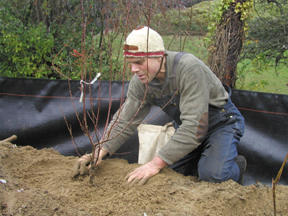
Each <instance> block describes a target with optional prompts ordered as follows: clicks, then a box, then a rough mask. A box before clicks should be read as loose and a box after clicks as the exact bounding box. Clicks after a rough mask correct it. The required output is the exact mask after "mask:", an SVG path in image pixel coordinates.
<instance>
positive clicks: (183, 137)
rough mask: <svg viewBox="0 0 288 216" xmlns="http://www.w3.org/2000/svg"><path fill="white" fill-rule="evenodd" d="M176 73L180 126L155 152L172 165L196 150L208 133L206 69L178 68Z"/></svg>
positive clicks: (200, 67) (182, 66) (190, 66)
mask: <svg viewBox="0 0 288 216" xmlns="http://www.w3.org/2000/svg"><path fill="white" fill-rule="evenodd" d="M181 60H182V59H181ZM177 70H179V73H178V74H179V76H178V74H177V76H178V77H179V81H178V91H179V94H180V102H179V109H180V112H181V114H180V120H181V121H182V124H181V125H180V126H179V128H178V129H177V130H176V132H175V134H174V135H173V136H172V138H171V139H170V140H169V141H168V143H167V144H166V145H164V146H163V147H162V148H161V149H160V151H159V152H158V156H159V157H160V158H161V159H163V160H164V161H165V162H166V163H168V164H173V163H174V162H176V161H177V160H179V159H181V158H182V157H184V156H185V155H186V154H188V153H190V152H191V151H193V150H194V149H195V148H197V147H198V146H199V145H200V143H201V141H202V139H203V138H204V136H205V135H206V133H207V131H208V107H209V83H208V81H207V80H206V75H207V74H205V73H206V72H207V71H206V70H207V69H206V68H205V67H203V66H202V65H199V64H196V63H195V64H179V65H178V66H177Z"/></svg>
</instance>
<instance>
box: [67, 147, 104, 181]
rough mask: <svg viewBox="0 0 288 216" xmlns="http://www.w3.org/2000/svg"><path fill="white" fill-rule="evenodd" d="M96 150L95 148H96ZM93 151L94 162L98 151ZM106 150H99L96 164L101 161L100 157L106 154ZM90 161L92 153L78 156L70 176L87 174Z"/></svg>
mask: <svg viewBox="0 0 288 216" xmlns="http://www.w3.org/2000/svg"><path fill="white" fill-rule="evenodd" d="M96 151H97V150H96ZM96 151H95V158H94V162H96V160H97V155H98V152H96ZM107 153H108V152H107V151H105V150H104V149H101V150H100V152H99V157H98V160H97V163H96V166H98V165H99V164H100V163H101V162H102V158H103V157H104V156H105V155H106V154H107ZM91 161H92V154H85V155H83V156H82V157H81V158H79V159H78V160H77V161H76V163H75V166H74V169H73V174H72V177H73V178H75V177H77V176H78V175H87V174H89V169H90V162H91Z"/></svg>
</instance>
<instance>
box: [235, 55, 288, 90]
mask: <svg viewBox="0 0 288 216" xmlns="http://www.w3.org/2000/svg"><path fill="white" fill-rule="evenodd" d="M237 70H238V80H237V82H236V88H237V89H244V90H250V91H259V92H269V93H276V94H287V95H288V66H287V65H285V64H280V65H279V66H278V67H277V68H276V70H275V67H274V63H273V62H271V63H269V64H264V63H262V62H258V65H255V64H254V63H252V61H251V60H247V59H245V60H244V61H241V62H240V63H238V67H237Z"/></svg>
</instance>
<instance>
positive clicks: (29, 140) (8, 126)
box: [0, 77, 288, 185]
mask: <svg viewBox="0 0 288 216" xmlns="http://www.w3.org/2000/svg"><path fill="white" fill-rule="evenodd" d="M84 85H85V87H86V91H85V92H86V100H85V110H86V111H87V112H89V111H91V110H93V111H94V113H95V114H96V115H97V116H98V121H99V122H98V124H97V126H98V128H97V129H96V131H97V133H98V134H97V135H98V137H99V138H100V137H101V134H102V132H103V129H104V127H105V125H106V123H107V122H108V121H109V120H110V119H111V116H109V117H107V114H108V113H109V110H111V115H112V114H113V113H114V112H115V111H116V110H117V109H118V107H119V104H120V103H122V102H123V100H124V99H125V95H126V93H127V87H128V82H119V81H113V82H108V81H97V82H96V83H94V84H93V85H86V84H84ZM80 86H81V85H80V82H79V81H70V82H68V81H67V80H40V79H12V78H4V77H0V140H2V139H4V138H7V137H9V136H11V135H13V134H16V135H17V136H18V139H17V141H16V142H15V143H16V144H17V145H31V146H33V147H35V148H38V149H41V148H49V147H52V148H54V149H55V150H57V151H58V152H60V153H61V154H63V155H77V154H78V153H79V154H84V153H87V152H90V151H91V145H90V144H89V141H88V138H87V137H86V136H85V135H84V134H83V132H82V130H81V128H80V126H79V122H78V120H77V117H76V113H78V114H79V118H80V119H82V117H83V104H84V103H79V98H80V94H81V92H80ZM89 92H91V94H90V93H89ZM232 101H233V102H234V103H235V105H236V106H237V107H238V108H239V110H240V111H241V113H242V114H243V116H244V117H245V121H246V130H245V134H244V136H243V138H242V139H241V142H240V145H239V152H240V154H243V155H245V157H246V158H247V161H248V167H247V172H246V173H245V176H244V184H245V185H249V184H254V183H257V182H261V183H263V184H268V185H270V184H271V181H272V178H275V177H276V175H277V173H278V171H279V169H280V167H281V164H282V162H283V160H284V158H285V156H286V154H287V153H288V142H287V133H288V95H278V94H267V93H259V92H251V91H242V90H233V92H232ZM87 112H86V113H87ZM90 116H91V115H90ZM107 118H108V121H107ZM65 119H66V120H65ZM88 119H89V117H88ZM169 120H170V119H169V117H168V116H167V115H166V114H165V113H164V112H162V111H161V110H160V109H159V108H158V107H153V108H152V109H151V112H150V113H149V115H148V117H147V118H146V120H145V122H146V123H152V124H164V123H166V122H168V121H169ZM67 124H68V125H69V126H70V127H71V128H72V133H73V137H74V140H75V144H73V143H72V140H71V136H70V134H69V131H68V129H67ZM88 124H89V125H90V128H91V132H93V131H94V128H93V124H92V123H91V121H89V122H88ZM94 139H95V140H96V139H97V138H96V136H95V137H94ZM75 145H77V147H76V146H75ZM113 157H118V158H124V159H127V160H128V161H129V162H130V163H135V162H137V159H138V136H137V133H135V135H134V136H132V137H131V138H130V139H129V140H128V141H127V142H126V143H125V144H124V145H123V146H122V147H121V148H120V149H119V151H118V152H117V153H116V154H115V155H113ZM280 183H281V184H285V185H287V184H288V166H287V165H286V166H285V168H284V171H283V174H282V177H281V180H280Z"/></svg>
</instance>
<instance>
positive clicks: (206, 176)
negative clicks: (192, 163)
mask: <svg viewBox="0 0 288 216" xmlns="http://www.w3.org/2000/svg"><path fill="white" fill-rule="evenodd" d="M198 175H199V179H200V180H203V181H208V182H214V183H220V182H223V181H227V180H228V179H230V172H229V171H228V170H225V169H219V167H218V168H209V167H204V168H199V167H198Z"/></svg>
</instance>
